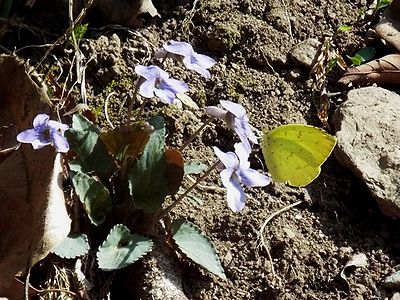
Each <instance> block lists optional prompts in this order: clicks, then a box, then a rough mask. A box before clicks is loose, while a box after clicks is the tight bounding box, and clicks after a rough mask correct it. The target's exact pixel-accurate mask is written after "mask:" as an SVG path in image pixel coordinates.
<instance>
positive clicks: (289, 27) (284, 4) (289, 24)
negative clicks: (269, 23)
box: [281, 0, 294, 43]
mask: <svg viewBox="0 0 400 300" xmlns="http://www.w3.org/2000/svg"><path fill="white" fill-rule="evenodd" d="M281 1H282V6H283V8H284V10H285V15H286V18H287V22H288V30H289V36H290V39H291V41H292V43H293V41H294V39H293V33H292V25H291V22H290V17H289V13H288V8H287V6H286V2H285V0H281Z"/></svg>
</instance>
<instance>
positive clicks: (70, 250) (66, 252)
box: [52, 234, 89, 258]
mask: <svg viewBox="0 0 400 300" xmlns="http://www.w3.org/2000/svg"><path fill="white" fill-rule="evenodd" d="M88 251H89V241H88V238H87V236H86V234H70V235H68V236H67V237H66V238H65V239H64V241H62V242H61V243H60V244H58V245H57V247H55V248H54V249H53V251H52V252H53V253H54V254H56V255H58V256H60V257H62V258H76V257H79V256H82V255H85V254H86V253H87V252H88Z"/></svg>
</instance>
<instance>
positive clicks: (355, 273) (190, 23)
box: [6, 0, 400, 300]
mask: <svg viewBox="0 0 400 300" xmlns="http://www.w3.org/2000/svg"><path fill="white" fill-rule="evenodd" d="M166 2H167V1H166ZM365 2H368V4H370V3H369V2H371V1H350V0H266V1H263V0H255V1H249V0H229V1H228V0H208V1H199V2H198V3H196V4H197V5H196V6H195V7H193V2H191V1H189V2H188V1H184V0H177V1H170V2H168V3H156V1H154V4H155V6H156V7H157V8H158V10H159V12H160V15H161V19H151V18H146V20H145V23H144V25H143V26H142V27H140V28H137V29H128V28H123V27H116V26H106V27H100V28H99V27H97V28H91V26H90V24H89V30H88V32H87V34H86V35H85V38H84V39H83V40H82V42H81V49H82V51H83V53H84V55H85V57H86V61H89V63H88V66H87V69H86V82H87V97H88V102H89V104H90V105H91V107H92V108H93V110H94V111H96V112H97V113H98V116H99V117H100V119H101V120H102V122H103V123H102V124H103V126H108V124H107V122H106V121H105V115H104V103H105V99H106V98H107V96H108V95H109V94H110V93H111V92H115V93H116V94H115V95H113V96H112V97H110V98H109V104H108V110H109V111H110V115H111V120H112V122H113V123H114V124H119V123H121V122H123V121H124V116H125V114H124V113H125V112H126V103H127V101H128V99H129V97H130V95H131V93H132V90H133V84H134V82H135V74H134V66H135V65H136V64H137V63H142V64H147V63H150V62H152V61H153V58H152V56H151V55H152V53H153V52H154V50H156V49H158V48H159V47H160V46H161V45H162V44H163V43H164V42H166V41H168V40H171V39H174V40H182V41H188V42H190V43H192V44H193V45H194V48H195V49H196V50H197V51H198V52H200V53H205V54H208V55H210V56H212V57H214V58H216V59H217V60H218V63H217V65H216V66H214V67H213V68H212V70H211V71H212V74H213V76H212V78H211V79H209V80H207V81H205V80H204V79H203V78H202V77H200V76H197V75H195V74H193V73H188V72H186V71H184V72H182V68H180V67H176V66H173V64H172V63H168V64H167V66H168V69H169V71H171V72H172V73H173V74H174V76H175V77H178V78H180V79H182V80H186V81H187V82H188V83H189V85H190V88H191V91H190V96H191V97H192V99H193V100H194V101H195V102H196V103H198V105H199V106H200V107H204V106H207V105H216V104H218V101H219V100H220V99H230V100H232V101H236V102H239V103H241V104H242V105H243V106H244V107H245V108H246V110H247V112H248V114H249V119H250V122H251V124H252V125H253V126H254V127H255V128H256V129H258V130H262V129H272V128H274V127H275V126H278V125H281V124H288V123H293V122H298V123H308V124H312V125H315V126H321V124H320V123H319V121H318V118H317V105H318V101H319V98H318V96H319V93H318V92H315V91H313V89H312V79H311V77H310V75H309V74H308V72H309V70H307V69H304V68H299V66H297V65H295V64H294V63H293V62H292V61H291V60H290V59H289V58H288V53H289V52H290V51H291V48H292V47H293V45H295V44H297V43H299V42H301V41H303V40H305V39H307V38H315V39H318V40H319V41H321V42H323V40H324V38H325V37H329V36H332V35H333V34H334V32H335V31H336V29H337V27H338V26H340V25H342V24H348V25H351V24H354V23H355V21H356V20H357V16H358V11H359V10H360V9H361V8H363V7H365V5H366V3H365ZM26 18H27V20H31V22H33V21H32V20H36V19H34V18H32V19H29V15H28V16H27V17H26ZM36 21H37V20H36ZM369 27H371V25H367V26H364V27H363V26H360V27H358V28H356V29H355V30H354V31H352V32H350V33H346V34H343V35H342V36H340V37H339V38H338V39H337V40H336V44H335V46H336V48H337V49H338V50H339V51H340V52H341V53H343V54H349V55H350V54H354V51H356V50H357V49H359V48H360V47H361V46H362V44H363V39H364V36H365V34H366V30H367V29H368V28H369ZM32 30H33V31H34V32H35V33H36V35H32V34H30V33H29V31H28V30H26V29H23V30H22V31H23V32H22V36H24V37H28V40H29V41H30V43H31V44H39V43H43V42H45V38H44V37H46V38H48V39H49V40H52V41H53V40H54V37H55V36H57V34H56V33H54V32H52V33H51V35H50V34H48V32H47V31H46V30H47V29H41V30H39V29H38V28H33V29H32ZM61 32H62V31H60V32H59V34H61ZM49 36H50V37H49ZM7 41H8V43H9V44H8V45H6V46H7V47H8V48H9V49H12V47H11V46H16V47H17V49H18V48H19V45H22V44H26V41H22V40H19V39H18V37H17V35H16V34H14V35H10V36H8V37H7ZM68 49H69V50H71V51H69V52H68V51H66V50H62V49H58V48H57V49H55V51H53V53H54V54H55V56H54V57H58V60H59V61H58V62H57V61H55V60H54V59H52V58H51V57H49V59H48V60H47V61H46V64H45V65H46V66H48V67H49V68H50V66H56V65H58V64H61V66H62V68H59V69H56V73H57V72H58V73H59V72H60V71H61V69H62V70H63V71H64V72H66V73H68V69H69V67H70V66H71V65H72V61H71V60H72V57H73V51H72V46H70V47H69V48H67V50H68ZM19 54H20V55H21V56H23V57H26V58H31V59H32V64H34V63H35V62H37V60H38V59H39V58H40V57H41V55H43V50H41V49H37V48H29V49H25V50H22V51H21V52H20V53H19ZM293 70H295V71H296V72H300V76H299V77H298V78H293V77H292V76H291V75H290V71H293ZM66 73H65V74H66ZM65 74H64V75H63V76H64V77H63V78H65ZM335 76H336V75H335V73H334V75H333V76H332V78H331V77H329V78H328V80H329V82H328V89H329V90H330V91H337V90H338V88H337V87H336V86H335V79H337V78H335ZM60 81H61V80H60ZM61 82H62V81H61ZM75 96H76V98H77V99H78V101H79V93H78V92H76V93H75ZM341 101H345V97H344V96H338V97H336V98H333V99H332V107H331V110H330V112H332V111H333V110H334V108H335V106H337V105H339V104H340V102H341ZM139 105H140V104H139V103H138V104H137V107H138V106H139ZM160 112H161V113H163V114H164V115H165V116H166V118H167V122H168V124H169V125H168V126H169V128H168V129H169V135H168V143H169V145H171V146H172V147H173V146H178V145H180V144H181V143H182V141H183V140H184V139H186V138H188V137H189V136H190V134H191V133H193V132H194V131H195V129H196V128H197V127H198V126H199V125H201V119H202V116H203V113H202V111H195V112H192V111H189V110H180V109H178V108H174V107H171V106H168V107H167V106H162V105H160V104H157V105H155V104H154V105H151V106H148V107H147V109H146V113H148V114H149V115H151V114H156V113H160ZM234 140H235V136H234V134H233V133H232V132H230V131H228V130H227V129H225V127H224V126H223V124H222V123H219V122H216V123H215V124H213V125H212V126H210V127H208V128H207V129H206V130H205V132H204V133H203V134H202V136H201V137H199V138H198V139H196V140H195V141H194V142H193V143H192V144H191V146H190V147H189V148H188V149H187V150H185V152H184V156H185V158H186V159H187V160H193V161H201V162H204V163H207V164H211V163H212V162H213V161H214V159H215V157H214V155H213V152H212V149H211V146H214V145H215V146H218V147H220V148H221V149H223V150H231V148H232V145H233V141H234ZM251 163H252V166H253V168H255V169H259V170H262V169H264V170H265V168H264V165H263V159H262V154H261V150H260V149H259V148H258V147H256V148H255V151H254V154H253V155H252V157H251ZM264 172H266V171H264ZM189 183H190V182H187V186H188V185H189ZM204 185H205V186H206V187H202V188H199V189H198V190H197V191H196V192H195V194H196V195H197V197H199V198H200V199H201V202H202V203H201V204H200V203H198V202H195V201H192V200H187V201H186V202H184V203H182V204H181V205H180V206H178V207H177V209H176V210H175V212H174V213H173V217H181V216H184V217H187V218H188V219H189V220H191V221H193V222H194V223H196V224H197V225H198V226H199V227H200V228H201V229H202V230H203V231H204V232H205V233H206V234H207V235H208V236H209V237H210V238H211V239H212V241H213V242H214V244H215V246H216V248H217V250H218V253H219V256H220V258H221V261H222V265H223V267H224V269H225V272H226V275H227V277H228V280H227V281H223V280H220V279H218V278H217V277H214V276H213V275H210V274H208V273H206V272H203V271H202V270H199V269H198V268H197V267H196V266H195V265H191V264H188V263H184V262H182V264H181V267H183V276H182V284H183V287H184V292H185V295H186V296H187V297H188V298H189V299H272V300H273V299H276V300H278V299H280V300H283V299H287V300H289V299H318V300H322V299H352V300H361V299H390V297H391V294H392V293H393V291H389V290H385V289H384V288H383V287H382V280H383V279H384V278H385V277H386V276H388V275H390V274H392V273H393V272H394V271H395V269H396V266H397V265H399V264H400V259H399V254H400V240H399V235H398V228H399V227H398V225H399V224H398V222H395V221H392V220H389V219H387V218H385V217H383V216H382V215H381V213H380V211H379V209H378V207H377V206H376V204H375V202H374V200H373V199H372V197H371V195H370V194H369V192H368V190H367V188H366V187H365V186H364V184H363V183H362V182H360V181H359V180H358V179H356V177H355V176H354V175H353V174H351V173H350V172H349V171H347V170H345V169H343V168H342V167H341V166H340V164H339V163H338V161H336V159H335V157H333V156H332V157H330V158H329V159H328V161H327V162H326V163H325V164H324V166H323V168H322V172H321V175H320V176H319V178H318V179H317V180H315V181H314V182H313V183H312V184H310V185H309V186H307V187H306V188H291V187H288V186H286V185H284V184H272V185H271V186H269V187H267V188H257V189H251V190H247V194H248V196H249V197H248V201H247V204H246V207H245V209H244V210H243V212H241V213H238V214H235V213H233V212H231V211H230V210H229V208H228V207H227V204H226V200H225V193H224V190H223V189H222V188H220V187H221V186H222V185H221V183H220V181H219V178H218V174H217V173H214V174H213V175H212V176H211V177H209V178H208V179H207V180H206V181H205V182H204ZM298 201H301V203H299V204H298V205H296V206H295V207H293V208H291V209H289V210H287V211H285V212H283V213H280V214H278V215H276V216H274V217H273V218H272V219H271V220H270V221H269V222H268V224H267V225H266V227H265V231H264V237H265V240H266V242H267V243H266V245H265V246H266V247H267V250H266V249H265V248H264V247H263V246H262V245H261V240H260V234H259V230H260V227H261V226H262V224H263V223H264V222H265V221H266V219H267V218H268V217H269V216H271V215H272V214H273V213H274V212H276V211H278V210H280V209H282V208H284V207H287V206H289V205H291V204H294V203H296V202H298ZM268 253H269V254H270V257H269V254H268ZM357 253H364V254H365V255H366V256H367V258H368V266H367V267H364V268H348V269H347V270H346V275H347V281H346V280H344V279H343V278H341V277H340V275H339V274H340V272H341V270H342V269H343V267H344V265H345V264H346V262H347V261H348V260H349V259H350V258H351V257H352V256H353V255H354V254H357ZM118 294H120V295H121V296H119V297H118V298H120V299H126V298H124V295H123V294H124V293H123V292H121V291H119V292H118ZM142 297H143V296H142ZM387 297H389V298H387Z"/></svg>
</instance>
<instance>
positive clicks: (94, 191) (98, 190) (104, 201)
mask: <svg viewBox="0 0 400 300" xmlns="http://www.w3.org/2000/svg"><path fill="white" fill-rule="evenodd" d="M70 175H71V180H72V184H73V186H74V189H75V192H76V194H77V195H78V198H79V200H80V201H81V202H82V203H83V204H84V208H85V211H86V213H87V215H88V217H89V219H90V220H91V221H92V223H93V224H95V225H99V224H101V223H103V222H104V221H105V219H106V215H107V214H108V213H109V212H110V211H111V208H112V202H111V197H110V192H109V191H108V190H107V188H106V187H105V186H104V185H103V184H102V183H101V182H100V181H99V180H97V179H96V178H95V177H92V176H89V175H87V174H85V173H81V172H73V171H71V172H70Z"/></svg>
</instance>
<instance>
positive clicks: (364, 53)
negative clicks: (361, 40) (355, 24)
mask: <svg viewBox="0 0 400 300" xmlns="http://www.w3.org/2000/svg"><path fill="white" fill-rule="evenodd" d="M375 53H376V50H375V48H374V47H364V48H362V49H360V50H359V51H358V52H357V53H356V55H354V56H347V57H348V58H349V59H351V62H352V63H353V65H355V66H359V65H361V64H362V63H364V62H367V61H370V60H371V59H372V58H373V57H374V56H375Z"/></svg>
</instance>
